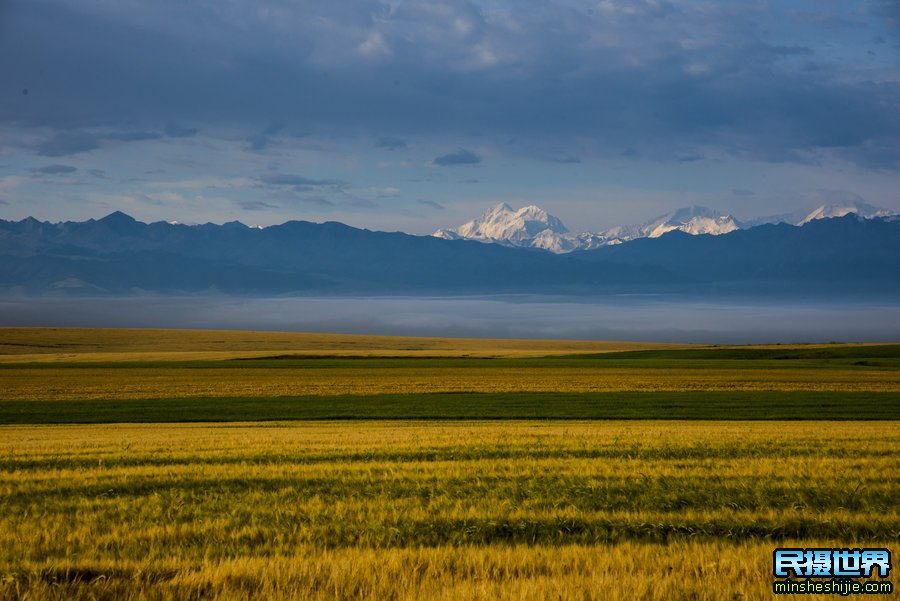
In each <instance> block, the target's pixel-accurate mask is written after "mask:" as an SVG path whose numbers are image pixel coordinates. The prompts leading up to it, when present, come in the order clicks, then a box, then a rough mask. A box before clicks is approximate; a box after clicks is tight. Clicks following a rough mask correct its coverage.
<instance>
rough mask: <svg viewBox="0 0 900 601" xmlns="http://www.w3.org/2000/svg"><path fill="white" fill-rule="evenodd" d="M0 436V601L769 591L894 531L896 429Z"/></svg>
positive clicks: (675, 426)
mask: <svg viewBox="0 0 900 601" xmlns="http://www.w3.org/2000/svg"><path fill="white" fill-rule="evenodd" d="M0 430H2V432H0V434H2V435H0V457H2V458H3V460H2V480H0V508H2V511H0V596H2V598H7V599H20V598H32V599H38V598H41V599H43V598H60V599H61V598H71V599H192V598H193V599H201V598H203V599H206V598H210V599H245V598H251V597H252V598H260V599H270V598H271V599H459V598H463V599H548V598H556V599H634V598H647V599H660V600H661V599H735V598H738V599H767V598H770V592H769V591H770V587H771V581H772V577H771V575H770V572H771V553H772V549H773V548H774V547H775V546H777V545H779V544H791V545H794V544H796V545H801V546H806V545H812V544H816V545H825V546H828V545H830V544H832V543H834V544H835V545H839V546H846V545H857V544H859V545H869V546H872V545H873V544H878V545H891V544H894V545H895V544H896V542H897V539H898V536H900V501H898V499H900V494H898V493H900V479H898V477H897V474H896V469H895V466H896V464H897V460H898V458H900V428H898V427H897V425H896V424H895V423H893V422H883V423H882V422H875V423H872V422H840V423H838V422H806V423H784V422H780V423H760V422H571V423H559V422H546V423H542V422H509V423H496V422H437V423H428V424H422V423H419V422H367V423H363V422H342V423H327V422H326V423H308V422H306V423H304V422H294V423H274V424H268V425H262V424H252V423H232V424H220V425H214V426H209V425H198V424H177V425H152V424H151V425H148V424H144V425H96V426H14V427H12V426H8V427H3V428H2V429H0Z"/></svg>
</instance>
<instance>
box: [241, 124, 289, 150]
mask: <svg viewBox="0 0 900 601" xmlns="http://www.w3.org/2000/svg"><path fill="white" fill-rule="evenodd" d="M282 129H284V123H282V122H280V121H276V122H273V123H271V124H269V125H268V126H266V127H265V128H264V129H263V130H262V131H260V132H258V133H256V134H253V135H252V136H249V137H248V138H247V142H248V143H249V144H250V150H265V149H266V148H267V147H268V146H269V143H270V142H271V141H272V136H274V135H275V134H277V133H279V132H280V131H281V130H282Z"/></svg>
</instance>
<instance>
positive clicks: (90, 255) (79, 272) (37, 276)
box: [0, 212, 900, 295]
mask: <svg viewBox="0 0 900 601" xmlns="http://www.w3.org/2000/svg"><path fill="white" fill-rule="evenodd" d="M898 249H900V221H897V220H892V219H890V218H885V219H872V220H862V219H859V218H857V217H855V216H847V217H843V218H837V219H821V220H815V221H812V222H810V223H808V224H806V225H805V226H803V227H796V226H791V225H785V224H780V225H765V226H760V227H756V228H752V229H749V230H739V231H735V232H732V233H729V234H724V235H720V236H710V235H695V236H692V235H688V234H684V233H682V232H677V231H676V232H671V233H668V234H665V235H663V236H661V237H659V238H652V239H649V238H648V239H640V240H635V241H632V242H627V243H624V244H619V245H615V246H609V247H604V248H600V249H597V250H592V251H582V252H575V253H572V254H569V255H554V254H551V253H548V252H544V251H540V250H533V249H530V250H526V249H515V248H507V247H503V246H499V245H491V244H481V243H478V242H471V241H464V240H442V239H439V238H435V237H431V236H411V235H407V234H402V233H387V232H373V231H369V230H363V229H357V228H352V227H349V226H347V225H344V224H341V223H335V222H328V223H322V224H316V223H309V222H303V221H290V222H287V223H284V224H282V225H277V226H271V227H267V228H251V227H247V226H246V225H243V224H241V223H238V222H232V223H226V224H223V225H214V224H204V225H195V226H188V225H182V224H170V223H166V222H157V223H151V224H146V223H142V222H139V221H136V220H134V219H132V218H131V217H129V216H128V215H125V214H124V213H121V212H115V213H112V214H111V215H108V216H106V217H104V218H103V219H99V220H93V219H91V220H88V221H84V222H64V223H49V222H40V221H37V220H35V219H32V218H28V219H25V220H22V221H18V222H13V221H0V289H2V290H5V291H6V292H7V293H14V294H15V293H20V294H48V293H59V294H89V295H98V294H135V293H161V294H194V293H208V292H222V293H229V294H246V295H277V294H404V295H423V294H455V295H461V294H503V293H532V294H582V293H602V294H606V293H632V292H633V293H683V292H687V293H698V294H706V293H711V292H712V293H716V292H719V293H749V294H753V293H759V294H766V295H777V294H780V293H782V292H789V293H811V294H820V293H823V294H830V295H847V294H850V295H852V294H865V293H869V292H884V293H894V292H900V250H898Z"/></svg>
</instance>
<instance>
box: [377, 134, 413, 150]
mask: <svg viewBox="0 0 900 601" xmlns="http://www.w3.org/2000/svg"><path fill="white" fill-rule="evenodd" d="M375 148H384V149H385V150H400V149H401V148H406V141H405V140H403V139H402V138H397V137H394V136H383V137H381V138H378V139H377V140H375Z"/></svg>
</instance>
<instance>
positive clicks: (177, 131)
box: [163, 121, 200, 138]
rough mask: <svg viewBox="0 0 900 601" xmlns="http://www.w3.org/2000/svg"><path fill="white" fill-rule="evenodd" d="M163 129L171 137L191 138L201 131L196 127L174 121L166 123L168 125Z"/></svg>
mask: <svg viewBox="0 0 900 601" xmlns="http://www.w3.org/2000/svg"><path fill="white" fill-rule="evenodd" d="M163 131H164V132H165V134H166V135H167V136H169V137H170V138H190V137H191V136H195V135H197V134H198V133H199V132H200V130H199V129H197V128H196V127H184V126H182V125H179V124H178V123H176V122H174V121H169V122H168V123H166V127H165V129H164V130H163Z"/></svg>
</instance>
